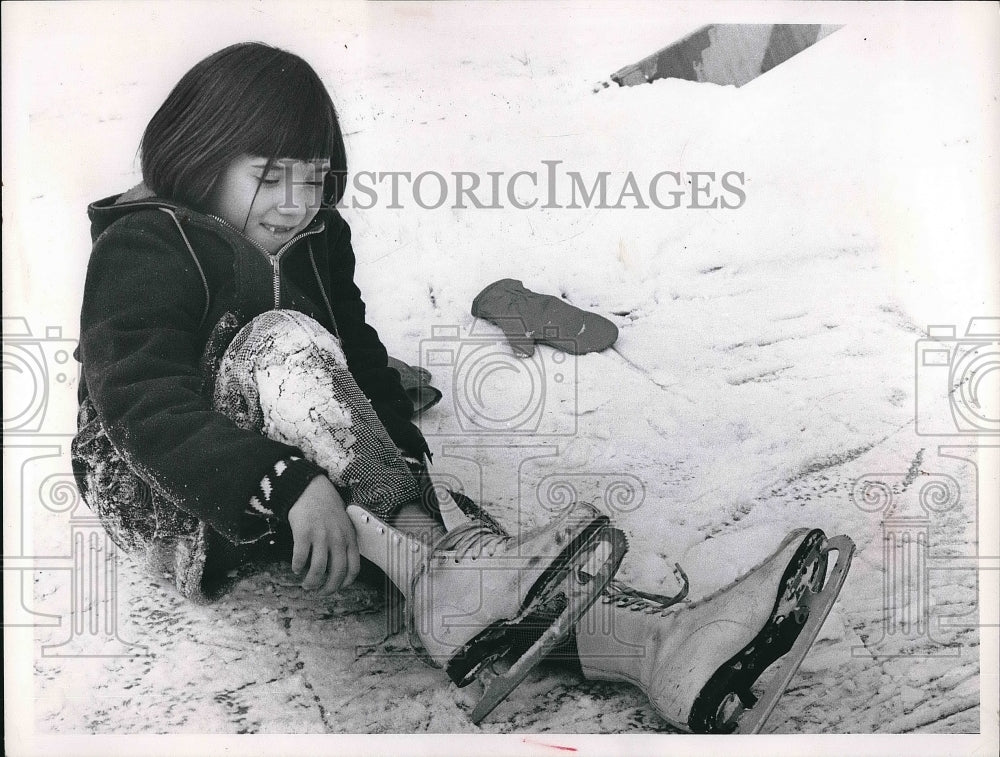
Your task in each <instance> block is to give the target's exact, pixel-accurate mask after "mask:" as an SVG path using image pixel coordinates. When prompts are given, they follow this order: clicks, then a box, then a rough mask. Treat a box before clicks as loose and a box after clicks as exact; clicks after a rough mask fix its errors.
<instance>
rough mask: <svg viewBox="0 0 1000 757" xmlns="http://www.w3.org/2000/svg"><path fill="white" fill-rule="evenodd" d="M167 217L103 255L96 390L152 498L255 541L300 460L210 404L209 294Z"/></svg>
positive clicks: (274, 516)
mask: <svg viewBox="0 0 1000 757" xmlns="http://www.w3.org/2000/svg"><path fill="white" fill-rule="evenodd" d="M157 215H163V214H158V212H157V211H150V212H146V213H137V214H133V215H132V216H129V217H126V218H125V219H122V220H120V221H118V222H117V223H116V224H114V225H113V226H112V227H111V228H109V230H108V231H106V232H105V233H104V234H102V236H101V237H100V238H99V239H98V240H97V242H96V244H95V246H94V250H93V253H92V255H91V259H90V263H89V265H88V269H87V279H86V284H85V289H84V298H83V308H82V313H81V329H80V357H81V362H82V363H83V374H84V379H85V381H86V384H87V389H88V393H89V396H90V398H91V401H92V402H93V404H94V406H95V408H96V410H97V414H98V417H99V419H100V421H101V424H102V426H103V427H104V429H105V432H106V433H107V435H108V438H109V439H110V440H111V443H112V444H113V445H114V447H115V449H116V450H117V451H118V453H119V454H120V455H121V456H122V458H123V459H124V460H125V462H126V463H127V464H128V466H129V467H130V468H131V469H132V470H133V472H135V473H136V474H137V475H138V476H139V477H140V478H142V479H143V480H144V481H146V483H147V484H149V486H150V487H151V488H152V490H153V492H154V493H156V494H158V495H159V496H161V497H163V498H165V499H166V500H167V501H169V502H170V503H172V504H173V505H175V506H176V507H178V508H179V509H181V510H183V511H185V512H187V513H189V514H191V515H194V516H196V517H198V518H200V519H202V520H203V521H205V522H207V523H208V524H209V525H210V526H211V527H212V528H214V529H215V530H216V531H218V532H219V533H220V534H221V535H222V536H224V537H225V538H227V539H228V540H230V541H233V542H250V541H254V540H256V539H258V538H260V537H261V536H263V535H264V534H266V533H270V532H273V531H274V526H275V525H276V523H277V521H278V520H279V519H281V518H283V517H287V507H288V506H289V504H290V503H282V506H281V507H284V512H280V510H281V507H279V506H275V507H274V510H273V511H270V512H269V514H266V515H267V516H268V517H267V518H265V521H266V522H263V525H262V520H261V518H260V517H252V516H253V515H254V509H253V508H252V507H251V505H250V501H251V498H253V497H254V495H255V493H256V492H258V491H259V489H260V485H261V481H262V479H263V478H264V476H266V475H268V474H269V472H271V471H273V470H274V468H275V466H276V465H278V464H279V463H281V462H282V461H286V460H289V459H290V458H293V457H296V456H298V455H301V453H300V452H299V451H298V450H296V449H295V448H294V447H290V446H288V445H285V444H281V443H279V442H275V441H272V440H270V439H267V438H266V437H264V436H262V435H260V434H257V433H254V432H253V431H248V430H244V429H241V428H239V427H238V426H237V425H236V424H235V423H233V422H232V421H231V420H229V419H228V418H227V417H226V416H225V415H223V414H222V413H219V412H216V411H215V410H213V409H212V406H211V401H210V399H209V398H208V397H205V396H204V395H203V391H202V389H203V383H204V380H203V377H202V376H201V375H200V370H199V363H200V358H201V351H202V347H203V344H202V341H203V338H202V336H201V334H202V326H203V324H202V319H203V317H204V314H205V312H206V310H207V309H206V301H205V300H206V294H207V293H206V287H205V285H204V284H203V280H202V278H201V274H200V272H199V271H198V269H197V268H196V265H195V262H194V260H192V258H191V256H190V254H189V253H188V251H187V249H186V248H184V246H183V244H182V242H181V240H180V238H177V239H176V240H174V239H173V236H175V235H177V233H178V232H177V230H176V229H172V228H171V227H169V226H166V225H165V223H164V222H166V223H167V224H168V223H169V219H168V218H166V217H165V216H164V217H163V219H162V220H161V219H160V218H158V217H157ZM171 232H173V233H171ZM248 515H249V516H251V517H248Z"/></svg>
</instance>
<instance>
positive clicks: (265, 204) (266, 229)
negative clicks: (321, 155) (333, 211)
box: [207, 155, 330, 252]
mask: <svg viewBox="0 0 1000 757" xmlns="http://www.w3.org/2000/svg"><path fill="white" fill-rule="evenodd" d="M266 166H267V158H262V157H259V156H256V155H242V156H240V157H238V158H236V159H235V160H234V161H233V162H232V163H230V164H229V167H228V168H226V169H225V170H224V171H223V172H222V173H221V174H220V175H219V178H218V179H217V180H216V182H215V184H214V185H213V187H212V191H211V193H210V194H209V199H208V203H207V205H208V211H209V212H210V213H212V214H213V215H217V216H219V217H220V218H222V219H223V220H224V221H227V222H229V223H230V224H232V225H233V226H235V227H236V228H237V229H241V230H242V231H243V233H244V234H245V235H246V236H248V237H249V238H250V239H251V240H253V241H254V242H256V243H257V244H259V245H260V246H261V247H263V248H264V249H265V250H267V251H268V252H277V251H278V249H280V247H281V246H282V245H283V244H285V242H287V241H288V240H290V239H291V238H292V237H294V236H295V235H296V234H298V233H299V232H300V231H302V230H303V229H304V228H305V227H306V226H308V225H309V223H310V221H312V219H313V218H315V217H316V213H317V212H318V211H319V208H320V204H321V203H322V200H323V178H324V177H325V175H326V173H327V172H328V171H329V170H330V161H329V160H326V159H317V160H309V161H306V160H293V159H291V158H282V159H280V160H276V161H275V162H274V164H273V165H272V166H271V168H270V170H268V171H267V173H265V172H264V169H265V167H266Z"/></svg>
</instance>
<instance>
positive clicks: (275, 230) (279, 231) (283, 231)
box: [261, 223, 295, 237]
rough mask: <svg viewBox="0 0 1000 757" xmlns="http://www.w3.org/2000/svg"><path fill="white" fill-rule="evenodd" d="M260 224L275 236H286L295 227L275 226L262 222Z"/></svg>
mask: <svg viewBox="0 0 1000 757" xmlns="http://www.w3.org/2000/svg"><path fill="white" fill-rule="evenodd" d="M261 226H263V227H264V228H265V229H266V230H267V231H268V232H269V233H271V234H273V235H274V236H276V237H283V236H287V235H288V234H289V233H291V231H292V230H293V229H294V228H295V227H294V226H275V225H273V224H270V223H262V224H261Z"/></svg>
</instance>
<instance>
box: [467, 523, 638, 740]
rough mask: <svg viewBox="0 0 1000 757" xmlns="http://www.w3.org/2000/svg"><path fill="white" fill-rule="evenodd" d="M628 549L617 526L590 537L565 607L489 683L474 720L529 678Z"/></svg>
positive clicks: (569, 582)
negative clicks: (518, 655)
mask: <svg viewBox="0 0 1000 757" xmlns="http://www.w3.org/2000/svg"><path fill="white" fill-rule="evenodd" d="M602 547H603V548H604V552H605V554H604V555H603V559H602V557H600V556H598V555H599V553H600V552H601V548H602ZM627 549H628V543H627V541H626V539H625V534H623V533H622V532H621V531H619V530H618V529H617V528H609V527H605V528H602V529H600V530H599V531H597V532H596V533H595V534H594V535H593V536H592V537H591V539H590V541H589V542H588V543H587V544H586V545H584V547H583V548H582V549H581V550H580V553H578V557H580V558H582V560H581V561H580V562H579V563H578V564H576V565H574V566H573V569H572V570H570V572H569V574H568V576H567V578H566V580H565V585H566V586H567V587H568V588H567V597H566V598H567V604H566V609H565V610H564V611H563V612H562V613H561V614H560V615H559V617H558V618H556V620H555V622H554V623H553V624H552V625H551V626H549V627H548V628H547V629H546V630H545V631H544V632H543V633H542V635H541V636H539V637H538V639H537V640H536V641H535V642H534V644H532V645H531V646H530V647H528V649H527V651H526V652H525V653H524V654H522V655H521V656H520V657H519V658H518V659H517V660H515V661H514V663H513V664H512V665H511V666H510V668H508V669H507V670H506V671H504V672H503V673H498V674H497V675H496V677H494V678H493V679H492V680H491V681H490V682H489V683H488V684H487V685H486V690H485V691H484V693H483V696H482V697H481V698H480V700H479V702H478V703H477V704H476V706H475V708H474V709H473V710H472V715H471V720H472V722H473V723H479V722H480V721H481V720H482V719H483V718H485V717H486V716H487V715H489V714H490V713H491V712H492V711H493V709H494V708H495V707H496V706H497V705H498V704H500V702H502V701H503V700H504V699H506V698H507V695H508V694H510V692H511V691H513V689H514V688H515V687H516V686H517V685H518V684H519V683H521V681H523V680H524V679H525V677H527V675H528V673H530V672H531V670H532V669H533V668H534V667H535V666H536V665H537V664H538V663H539V662H541V661H542V659H543V658H544V657H545V656H546V655H547V654H549V653H550V652H551V651H552V650H553V649H555V647H556V646H558V645H559V643H560V642H562V641H563V639H565V638H566V636H567V635H568V634H569V632H570V630H572V628H573V626H575V625H576V623H577V621H579V619H580V617H581V616H582V615H583V614H584V613H585V612H586V611H587V610H588V609H590V607H591V605H593V604H594V602H595V601H597V598H598V597H599V596H600V595H601V592H602V591H604V588H605V587H606V586H607V585H608V583H609V582H610V581H611V579H612V578H613V577H614V575H615V573H616V572H617V571H618V567H619V566H620V565H621V562H622V560H623V559H624V557H625V552H626V551H627ZM574 559H576V558H574ZM599 560H601V562H600V564H598V561H599Z"/></svg>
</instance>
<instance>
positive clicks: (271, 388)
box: [214, 310, 438, 538]
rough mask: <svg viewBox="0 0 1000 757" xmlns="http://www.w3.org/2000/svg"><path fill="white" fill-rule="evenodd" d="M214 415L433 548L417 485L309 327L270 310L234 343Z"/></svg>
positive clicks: (325, 338) (337, 358)
mask: <svg viewBox="0 0 1000 757" xmlns="http://www.w3.org/2000/svg"><path fill="white" fill-rule="evenodd" d="M214 399H215V406H216V409H217V410H219V411H220V412H223V413H225V414H226V415H227V416H229V417H230V418H232V419H233V420H234V421H235V422H236V423H237V424H238V425H240V426H241V427H242V428H248V429H253V430H255V431H258V432H260V433H262V434H264V435H266V436H268V437H269V438H271V439H274V440H276V441H280V442H284V443H286V444H289V445H292V446H294V447H297V448H298V449H300V450H302V452H303V454H304V455H305V457H307V458H308V459H309V460H311V461H313V462H314V463H316V464H317V465H319V466H320V467H322V468H323V469H324V470H325V471H326V473H327V475H328V477H329V478H330V480H331V481H332V482H333V483H334V485H335V486H337V487H338V490H339V491H340V492H341V494H342V496H343V497H344V499H345V501H346V502H347V503H348V504H355V505H358V506H360V507H363V508H365V509H366V510H369V511H370V512H372V513H373V514H375V515H377V516H378V517H380V518H383V519H390V520H393V521H396V520H397V519H398V521H399V528H401V529H402V530H406V531H407V532H410V531H412V532H414V534H415V535H421V536H423V537H426V538H434V536H435V535H436V532H435V530H434V529H435V528H436V527H438V526H437V523H436V522H435V521H434V519H433V518H432V517H431V515H430V514H429V512H428V511H427V510H426V509H425V508H424V507H422V506H421V504H420V503H421V501H422V499H421V491H420V488H419V487H418V484H417V480H416V478H415V477H414V475H413V474H412V473H411V471H410V469H409V468H408V466H407V465H406V462H405V461H404V460H403V458H402V456H401V455H400V453H399V451H398V450H397V449H396V446H395V444H393V442H392V439H390V438H389V434H388V433H387V432H386V430H385V428H384V427H383V426H382V423H381V421H379V419H378V416H377V415H376V414H375V410H374V409H373V408H372V406H371V403H370V401H369V400H368V398H367V397H365V395H364V393H363V392H362V391H361V389H360V387H358V385H357V382H355V380H354V377H353V376H352V375H351V373H350V371H349V370H348V367H347V359H346V357H345V355H344V352H343V349H342V348H341V346H340V343H339V341H338V340H337V339H336V337H334V336H333V335H332V334H330V332H328V331H327V330H326V329H325V328H323V327H322V326H321V325H320V324H319V323H317V322H316V321H315V320H313V319H312V318H310V317H308V316H306V315H305V314H303V313H300V312H298V311H294V310H272V311H268V312H266V313H262V314H261V315H259V316H257V317H256V318H254V319H253V320H252V321H251V322H250V323H249V324H247V325H246V326H245V327H244V328H243V329H242V330H241V331H240V332H239V333H238V334H237V335H236V337H235V338H234V339H233V341H232V343H231V344H230V346H229V347H228V349H227V350H226V353H225V355H224V356H223V359H222V361H221V363H220V366H219V371H218V376H217V378H216V384H215V391H214Z"/></svg>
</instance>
